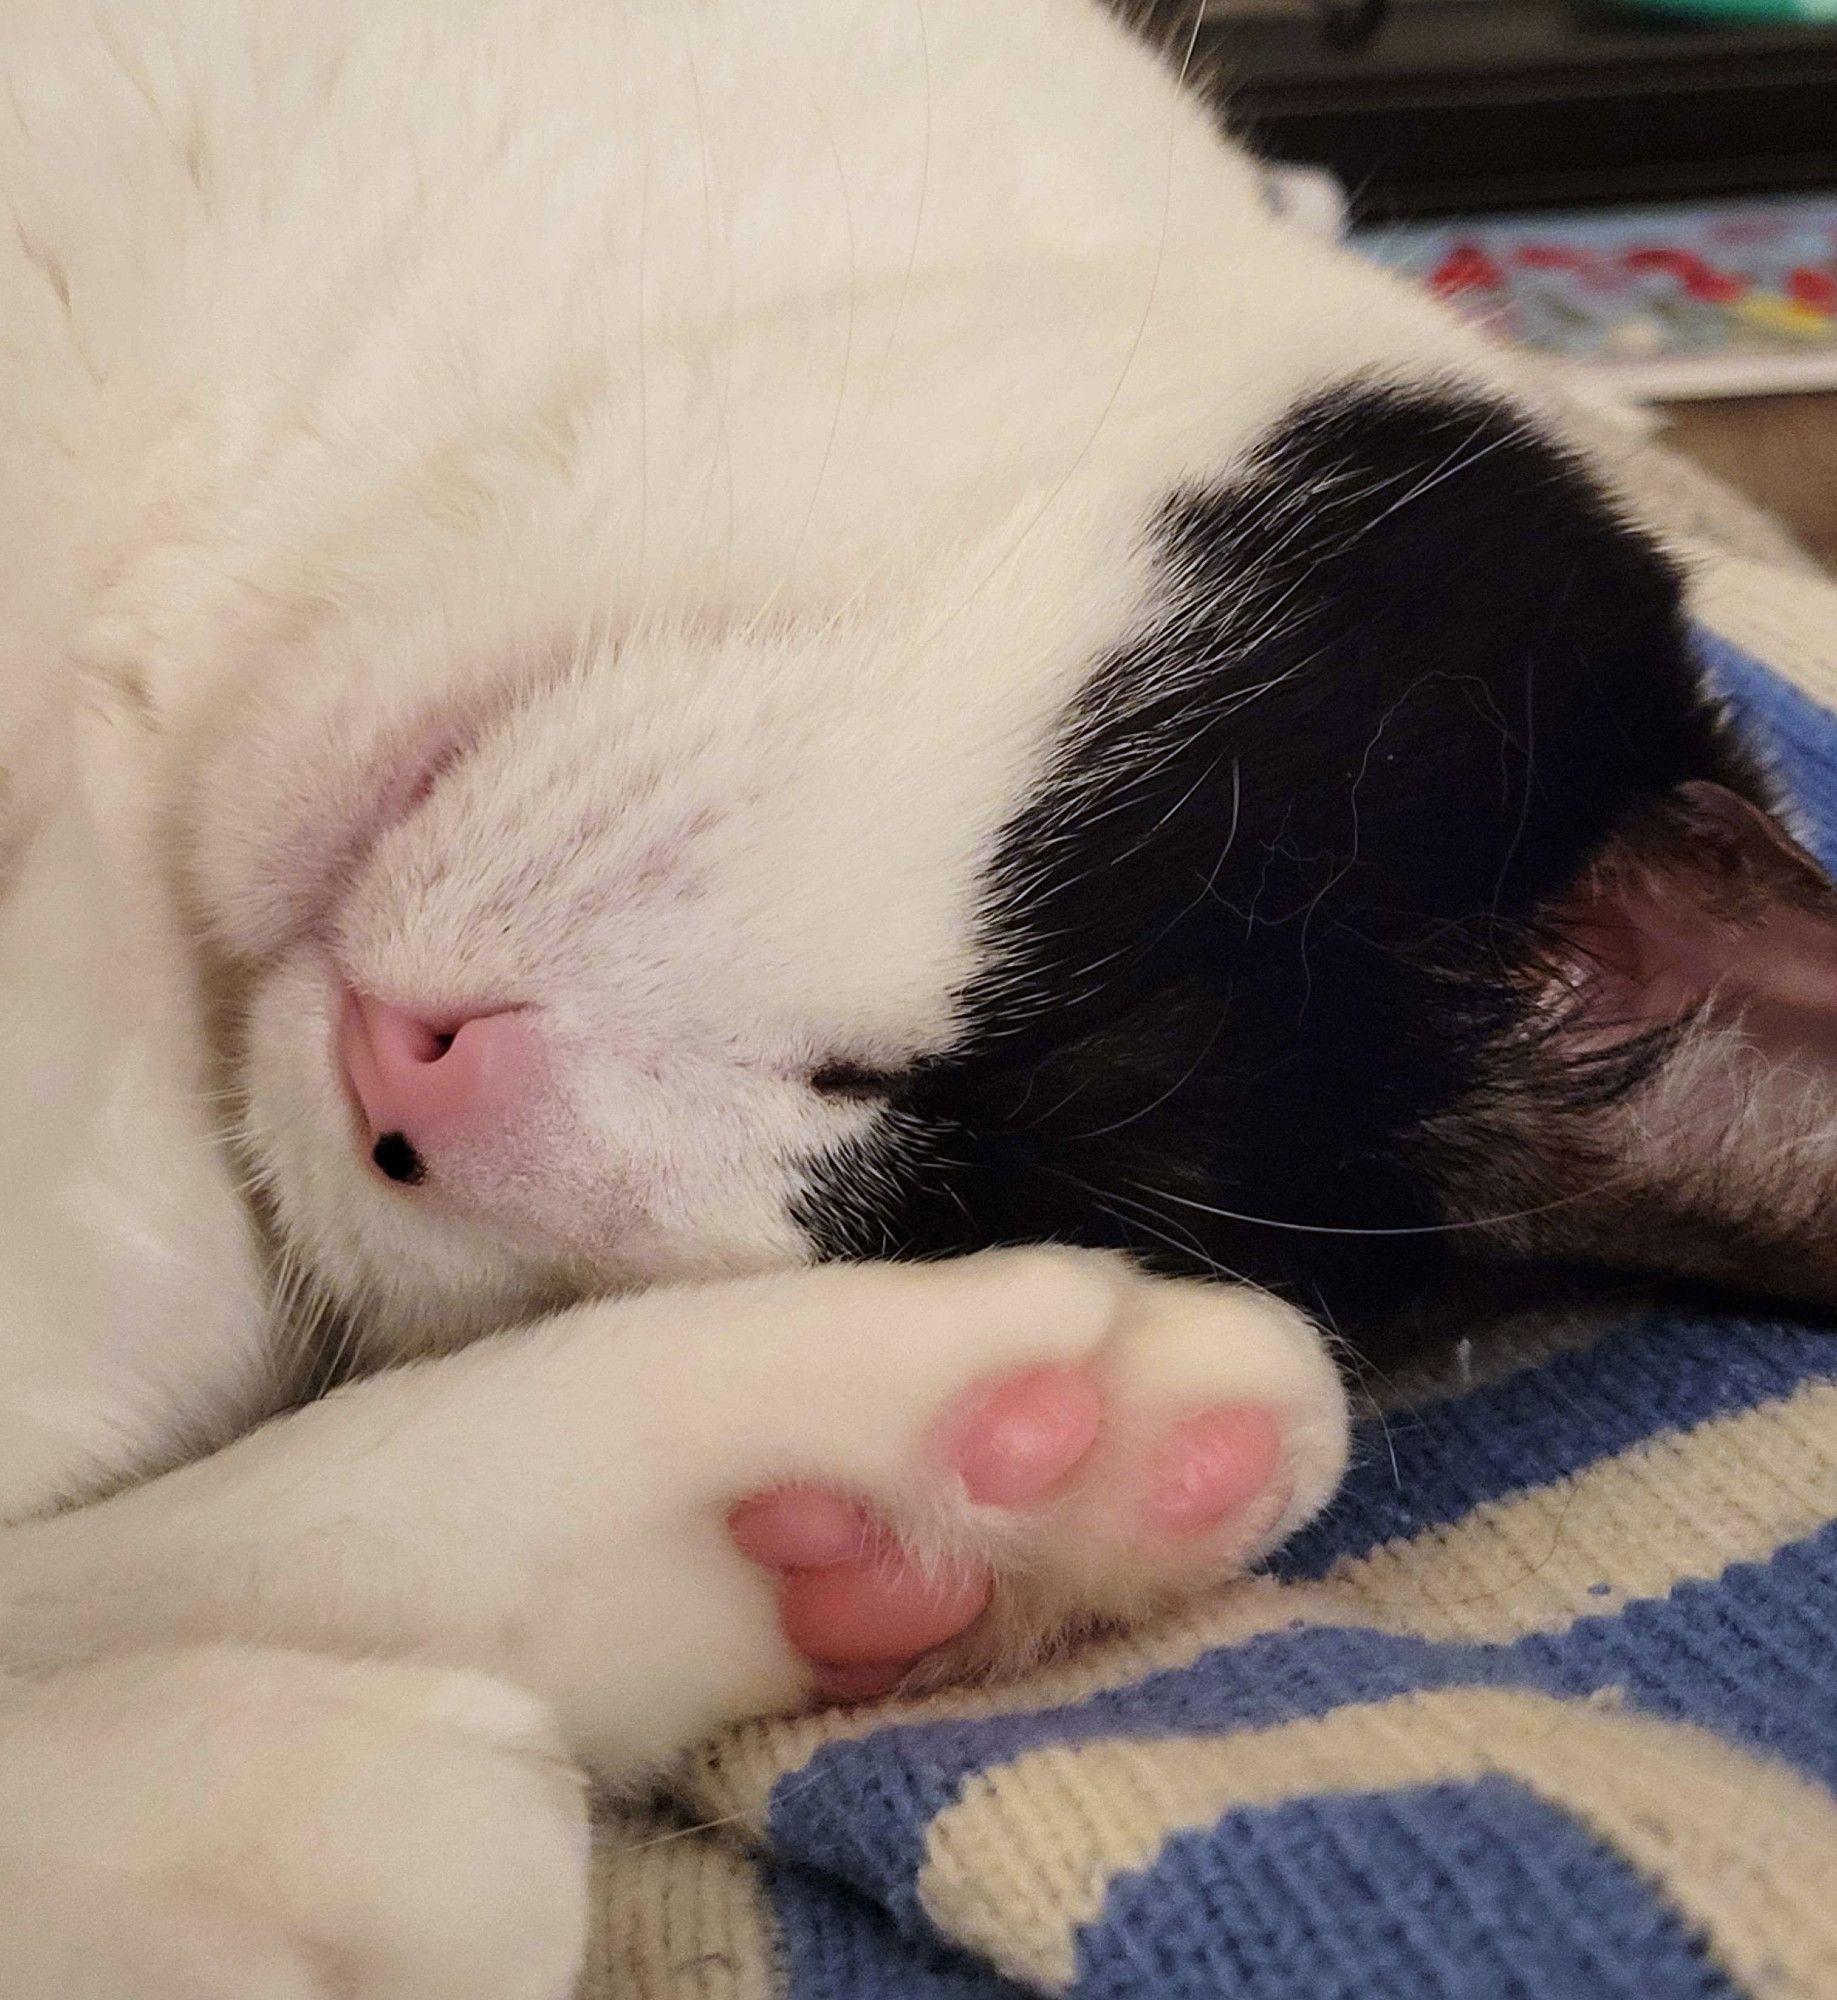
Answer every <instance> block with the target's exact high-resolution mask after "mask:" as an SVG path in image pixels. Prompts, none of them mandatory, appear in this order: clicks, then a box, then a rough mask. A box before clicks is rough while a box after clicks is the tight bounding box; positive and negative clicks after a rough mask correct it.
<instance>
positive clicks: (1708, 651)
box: [1697, 632, 1837, 870]
mask: <svg viewBox="0 0 1837 2000" xmlns="http://www.w3.org/2000/svg"><path fill="white" fill-rule="evenodd" d="M1697 643H1698V651H1699V653H1700V654H1701V656H1702V659H1703V663H1704V665H1705V667H1706V668H1707V669H1708V671H1709V677H1710V679H1711V681H1712V682H1713V683H1714V684H1715V686H1716V687H1717V688H1718V689H1720V690H1721V692H1722V693H1723V694H1724V695H1725V696H1726V697H1727V698H1728V701H1729V703H1730V705H1731V706H1732V707H1733V708H1734V710H1735V712H1736V713H1737V715H1738V716H1740V718H1741V719H1742V721H1743V722H1745V723H1746V724H1747V726H1748V728H1749V730H1750V732H1751V733H1752V734H1753V735H1754V736H1755V737H1756V738H1758V739H1759V741H1760V743H1761V746H1762V748H1763V749H1765V750H1766V751H1767V753H1768V754H1769V756H1770V758H1771V760H1772V762H1773V766H1774V770H1775V772H1776V773H1777V775H1778V776H1779V778H1780V779H1781V781H1782V782H1783V783H1784V784H1785V786H1786V788H1787V790H1788V791H1789V792H1790V793H1791V794H1792V795H1793V797H1794V798H1795V799H1796V800H1797V801H1798V803H1799V807H1800V810H1801V811H1802V812H1803V813H1804V815H1805V820H1806V830H1807V832H1808V834H1809V835H1810V845H1811V849H1812V852H1813V853H1814V854H1816V855H1817V857H1818V859H1819V860H1820V861H1822V862H1823V863H1824V865H1825V867H1827V868H1830V869H1833V870H1837V717H1833V715H1832V714H1831V711H1830V710H1829V709H1828V708H1824V707H1822V706H1821V705H1820V704H1819V703H1817V702H1815V701H1813V700H1812V698H1811V697H1810V696H1809V695H1808V694H1804V693H1802V692H1801V691H1800V690H1799V689H1798V688H1796V687H1794V686H1793V685H1792V683H1791V682H1790V681H1783V680H1781V679H1780V677H1779V676H1778V675H1777V674H1774V673H1770V672H1768V670H1767V669H1766V668H1765V667H1763V666H1761V665H1760V664H1759V662H1758V661H1756V660H1753V659H1751V658H1750V657H1749V656H1748V655H1747V654H1746V653H1744V652H1742V651H1740V650H1739V649H1738V648H1737V647H1734V646H1731V645H1730V644H1729V643H1728V641H1727V640H1726V639H1719V638H1717V637H1716V635H1715V634H1714V633H1713V632H1699V634H1698V642H1697Z"/></svg>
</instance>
